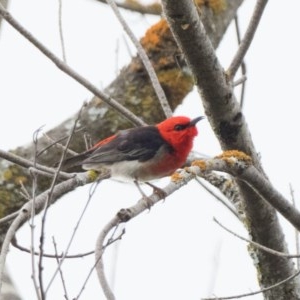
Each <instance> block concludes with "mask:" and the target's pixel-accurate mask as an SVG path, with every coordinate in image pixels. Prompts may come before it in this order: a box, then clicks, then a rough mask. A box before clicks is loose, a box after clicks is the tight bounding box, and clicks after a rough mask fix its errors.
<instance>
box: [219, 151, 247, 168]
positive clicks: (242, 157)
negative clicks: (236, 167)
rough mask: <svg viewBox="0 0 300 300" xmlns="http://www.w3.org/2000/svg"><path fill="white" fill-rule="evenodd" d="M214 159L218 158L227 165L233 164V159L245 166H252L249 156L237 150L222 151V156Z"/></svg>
mask: <svg viewBox="0 0 300 300" xmlns="http://www.w3.org/2000/svg"><path fill="white" fill-rule="evenodd" d="M216 158H220V159H222V160H224V161H226V162H227V163H229V164H232V163H234V161H233V158H235V159H237V160H239V161H243V162H244V163H246V164H247V165H250V164H252V158H251V157H250V156H249V155H247V154H246V153H244V152H242V151H239V150H228V151H224V152H223V153H222V154H220V155H218V156H216Z"/></svg>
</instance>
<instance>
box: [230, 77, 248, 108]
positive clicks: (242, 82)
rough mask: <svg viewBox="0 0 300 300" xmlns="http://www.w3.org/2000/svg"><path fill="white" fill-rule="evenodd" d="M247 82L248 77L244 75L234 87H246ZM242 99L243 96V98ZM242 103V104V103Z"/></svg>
mask: <svg viewBox="0 0 300 300" xmlns="http://www.w3.org/2000/svg"><path fill="white" fill-rule="evenodd" d="M246 80H247V76H245V75H243V76H242V77H240V78H239V79H238V80H236V81H235V82H234V83H233V86H234V87H236V86H238V85H240V84H242V85H243V86H244V83H245V82H246ZM241 98H242V96H241ZM240 103H241V102H240Z"/></svg>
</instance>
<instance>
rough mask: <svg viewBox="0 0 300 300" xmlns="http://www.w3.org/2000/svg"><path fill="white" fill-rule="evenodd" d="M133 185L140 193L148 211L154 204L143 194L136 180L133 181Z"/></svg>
mask: <svg viewBox="0 0 300 300" xmlns="http://www.w3.org/2000/svg"><path fill="white" fill-rule="evenodd" d="M134 184H135V185H136V187H137V188H138V190H139V191H140V193H141V195H142V199H143V200H144V201H145V203H146V206H147V208H148V209H149V210H150V208H151V206H152V205H153V204H154V203H153V201H152V200H151V199H150V198H149V197H148V196H147V195H146V194H145V193H144V191H143V190H142V189H141V187H140V185H139V183H138V181H137V180H135V181H134Z"/></svg>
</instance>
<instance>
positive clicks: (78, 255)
mask: <svg viewBox="0 0 300 300" xmlns="http://www.w3.org/2000/svg"><path fill="white" fill-rule="evenodd" d="M11 244H12V245H13V246H14V247H15V248H16V249H18V250H20V251H23V252H26V253H30V250H29V249H28V248H26V247H23V246H21V245H19V244H18V242H17V240H16V239H14V240H13V241H12V242H11ZM94 253H95V251H94V250H93V251H89V252H85V253H78V254H72V255H71V254H69V255H64V253H62V254H47V253H44V254H43V256H44V257H47V258H55V259H57V258H59V259H60V258H62V257H64V258H82V257H85V256H89V255H92V254H94ZM34 255H37V256H39V255H40V253H39V252H37V251H36V252H34Z"/></svg>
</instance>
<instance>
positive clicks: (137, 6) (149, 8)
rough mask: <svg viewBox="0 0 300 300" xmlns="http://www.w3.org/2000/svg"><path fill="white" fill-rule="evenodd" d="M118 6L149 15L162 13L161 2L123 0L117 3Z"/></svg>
mask: <svg viewBox="0 0 300 300" xmlns="http://www.w3.org/2000/svg"><path fill="white" fill-rule="evenodd" d="M97 1H98V2H102V3H105V4H106V3H107V2H106V0H97ZM117 5H118V7H120V8H123V9H127V10H130V11H132V12H137V13H140V14H143V15H145V14H148V15H157V16H159V15H161V5H160V4H159V3H157V4H156V3H154V4H149V5H144V4H141V3H139V2H138V1H136V2H134V4H133V3H132V2H130V1H123V2H118V3H117Z"/></svg>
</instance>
